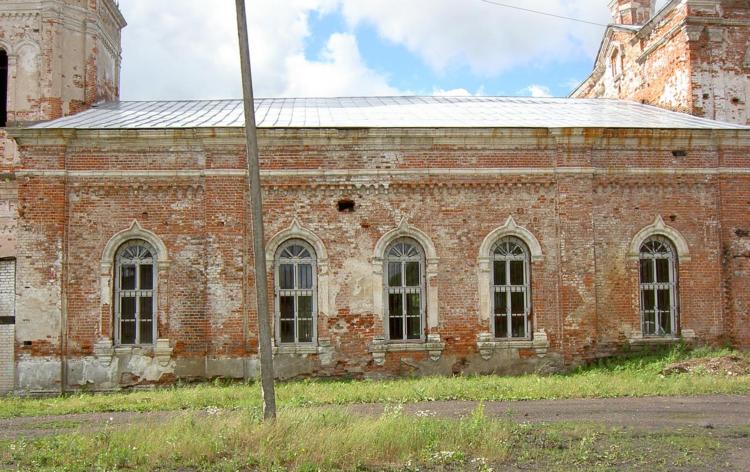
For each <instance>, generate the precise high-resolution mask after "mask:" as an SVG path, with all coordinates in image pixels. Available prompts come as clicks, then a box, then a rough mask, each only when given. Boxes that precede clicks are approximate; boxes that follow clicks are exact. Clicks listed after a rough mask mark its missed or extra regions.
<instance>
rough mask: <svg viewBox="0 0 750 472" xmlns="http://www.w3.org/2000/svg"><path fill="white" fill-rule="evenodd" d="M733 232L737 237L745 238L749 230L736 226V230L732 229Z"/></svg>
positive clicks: (749, 232)
mask: <svg viewBox="0 0 750 472" xmlns="http://www.w3.org/2000/svg"><path fill="white" fill-rule="evenodd" d="M734 234H736V235H737V237H738V238H746V237H748V236H750V231H748V230H746V229H741V228H737V229H736V230H734Z"/></svg>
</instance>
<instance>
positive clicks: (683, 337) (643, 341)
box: [628, 329, 695, 348]
mask: <svg viewBox="0 0 750 472" xmlns="http://www.w3.org/2000/svg"><path fill="white" fill-rule="evenodd" d="M693 341H695V331H693V330H692V329H683V330H682V333H681V334H680V336H676V335H675V336H643V335H641V334H640V333H637V334H636V335H635V336H631V337H630V338H628V344H630V346H631V347H635V348H639V347H645V346H668V345H670V344H677V343H680V342H687V343H690V342H693Z"/></svg>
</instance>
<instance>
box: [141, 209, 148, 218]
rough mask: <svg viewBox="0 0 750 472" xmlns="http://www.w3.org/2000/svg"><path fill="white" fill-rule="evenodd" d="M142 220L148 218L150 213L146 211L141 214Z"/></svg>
mask: <svg viewBox="0 0 750 472" xmlns="http://www.w3.org/2000/svg"><path fill="white" fill-rule="evenodd" d="M141 218H144V219H145V218H148V212H147V211H144V212H143V213H141Z"/></svg>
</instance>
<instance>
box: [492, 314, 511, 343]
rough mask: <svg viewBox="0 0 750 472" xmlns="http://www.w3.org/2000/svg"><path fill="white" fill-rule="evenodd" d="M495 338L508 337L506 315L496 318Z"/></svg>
mask: <svg viewBox="0 0 750 472" xmlns="http://www.w3.org/2000/svg"><path fill="white" fill-rule="evenodd" d="M495 337H498V338H507V337H508V317H507V316H505V315H501V316H495Z"/></svg>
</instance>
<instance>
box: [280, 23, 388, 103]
mask: <svg viewBox="0 0 750 472" xmlns="http://www.w3.org/2000/svg"><path fill="white" fill-rule="evenodd" d="M286 65H287V67H286V88H285V89H284V91H283V93H282V94H283V95H284V96H295V97H304V96H320V97H323V96H353V95H399V94H400V92H399V91H398V90H397V89H395V88H393V87H391V86H390V85H388V81H387V80H386V78H385V77H383V76H381V75H379V74H377V73H376V72H374V71H372V70H370V69H369V68H368V67H367V65H366V64H365V63H364V61H363V60H362V56H361V55H360V53H359V48H358V47H357V38H356V37H354V36H353V35H351V34H333V35H331V37H330V38H329V39H328V42H327V43H326V47H325V49H324V51H323V53H322V54H321V58H320V60H318V61H310V60H308V59H306V58H305V57H304V55H302V54H296V55H294V56H292V57H290V58H289V59H288V60H287V64H286Z"/></svg>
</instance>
